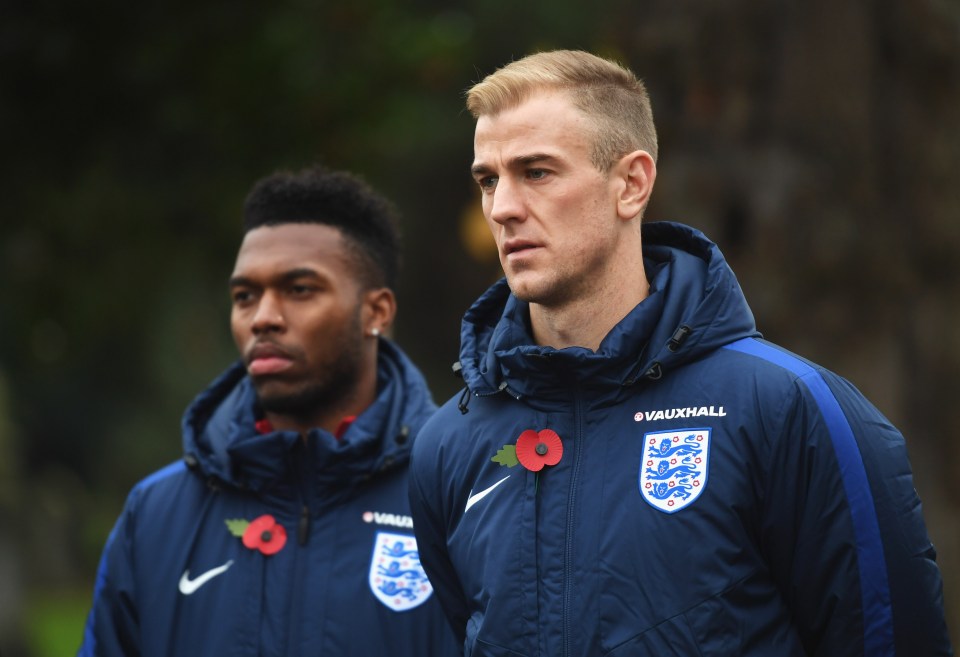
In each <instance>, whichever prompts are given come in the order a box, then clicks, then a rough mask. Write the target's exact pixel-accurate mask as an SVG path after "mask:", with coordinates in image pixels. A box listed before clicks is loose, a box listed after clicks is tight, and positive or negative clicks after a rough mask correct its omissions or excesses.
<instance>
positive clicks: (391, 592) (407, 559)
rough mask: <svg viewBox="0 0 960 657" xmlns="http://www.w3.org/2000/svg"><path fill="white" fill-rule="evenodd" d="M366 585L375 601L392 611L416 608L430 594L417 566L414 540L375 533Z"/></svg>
mask: <svg viewBox="0 0 960 657" xmlns="http://www.w3.org/2000/svg"><path fill="white" fill-rule="evenodd" d="M369 582H370V590H371V591H373V595H374V596H376V598H377V600H379V601H380V602H382V603H383V604H384V605H386V606H387V607H388V608H390V609H392V610H394V611H407V610H408V609H413V608H414V607H419V606H420V605H422V604H423V603H424V602H426V601H427V599H428V598H429V597H430V595H431V594H432V593H433V587H432V586H431V585H430V580H428V579H427V574H426V573H425V572H424V571H423V566H421V565H420V553H419V552H418V551H417V539H415V538H414V537H413V536H410V535H408V534H393V533H390V532H377V536H376V539H375V540H374V542H373V556H372V557H371V558H370V575H369Z"/></svg>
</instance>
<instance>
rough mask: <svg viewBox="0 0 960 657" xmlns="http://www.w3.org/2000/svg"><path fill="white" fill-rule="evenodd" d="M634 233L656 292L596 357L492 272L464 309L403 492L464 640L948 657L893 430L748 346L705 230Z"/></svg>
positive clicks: (509, 648) (506, 645)
mask: <svg viewBox="0 0 960 657" xmlns="http://www.w3.org/2000/svg"><path fill="white" fill-rule="evenodd" d="M643 243H644V263H642V265H641V263H637V266H644V267H645V270H646V274H647V278H648V280H649V281H650V295H649V297H648V298H646V299H645V300H644V301H643V302H641V303H640V304H638V305H637V306H636V307H635V308H634V309H633V310H632V311H631V312H630V313H629V314H628V315H627V317H625V318H624V319H623V320H622V321H621V322H620V323H619V324H617V325H616V326H615V327H614V328H613V329H612V330H611V331H610V333H609V334H608V335H607V336H606V337H605V339H604V340H603V341H602V343H601V344H600V346H599V348H598V349H597V351H596V352H593V351H590V350H588V349H584V348H577V347H572V348H566V349H560V350H557V349H553V348H550V347H541V346H537V345H535V344H534V343H533V339H532V338H531V333H530V328H529V309H528V306H527V304H526V303H524V302H522V301H520V300H518V299H517V298H516V297H514V296H512V295H511V294H510V290H509V288H508V287H507V284H506V282H505V281H503V280H501V281H500V282H499V283H497V284H495V285H494V286H493V287H492V288H490V289H489V290H488V291H487V292H486V293H485V294H484V295H483V296H481V297H480V299H479V300H478V301H477V302H476V303H475V304H474V305H473V306H472V307H471V308H470V310H469V311H468V312H467V314H466V315H465V317H464V320H463V329H462V334H461V352H460V362H459V364H460V367H461V371H462V375H463V378H464V381H465V383H466V389H465V390H464V394H463V395H461V396H460V397H459V399H458V398H454V399H452V400H450V401H449V402H448V403H447V404H445V405H444V406H443V407H442V408H441V409H440V410H439V411H438V412H437V414H436V415H434V417H433V418H432V419H431V420H430V421H429V423H428V424H427V425H426V426H425V427H424V429H423V431H422V432H421V434H420V438H419V439H418V441H417V444H416V445H415V446H414V454H413V460H412V465H411V504H412V513H413V517H414V523H415V526H416V532H417V537H418V543H419V545H420V550H421V555H422V558H423V563H424V566H425V568H426V570H427V573H428V574H429V575H430V579H431V581H432V582H433V586H434V589H435V592H436V594H437V596H438V597H439V598H440V599H441V601H442V602H443V606H444V610H445V611H446V612H447V614H448V617H449V618H450V619H451V622H452V624H453V626H454V629H455V631H456V632H457V634H458V639H459V640H460V641H462V642H463V645H464V652H465V654H466V655H468V656H471V657H506V656H510V657H533V656H535V655H536V656H544V657H575V656H591V657H592V656H599V655H611V656H616V657H620V656H623V657H626V656H629V657H642V656H650V657H666V656H669V655H683V656H691V655H703V656H716V657H720V656H723V657H729V656H731V655H737V656H741V657H759V656H770V657H789V656H792V655H823V656H826V657H838V656H841V655H842V656H843V657H854V656H858V655H867V656H869V657H880V656H891V655H895V654H896V655H911V656H923V655H944V654H951V652H950V651H951V649H950V646H949V640H948V638H947V634H946V626H945V621H944V615H943V609H942V592H941V579H940V574H939V571H938V569H937V566H936V563H935V554H934V550H933V547H932V546H931V544H930V541H929V539H928V537H927V533H926V529H925V526H924V523H923V518H922V514H921V508H920V502H919V500H918V498H917V495H916V493H915V491H914V488H913V484H912V480H911V473H910V466H909V463H908V460H907V455H906V450H905V446H904V441H903V438H902V437H901V435H900V434H899V433H898V432H897V430H896V429H895V428H894V427H893V426H891V424H890V423H889V422H888V421H887V420H886V419H885V418H884V417H883V416H882V415H881V414H880V413H879V412H878V411H877V410H876V409H875V408H874V407H873V406H871V405H870V404H869V403H868V402H867V401H866V400H865V399H864V398H863V396H862V395H861V394H860V393H859V392H857V390H855V389H854V387H853V386H852V385H850V384H849V383H848V382H847V381H845V380H844V379H842V378H840V377H839V376H837V375H835V374H833V373H831V372H829V371H827V370H825V369H823V368H821V367H818V366H816V365H814V364H812V363H810V362H809V361H806V360H804V359H802V358H799V357H797V356H795V355H793V354H791V353H789V352H787V351H786V350H784V349H782V348H779V347H777V346H774V345H773V344H771V343H769V342H767V341H765V340H763V339H762V338H761V337H760V335H759V333H758V332H757V330H756V327H755V325H754V320H753V316H752V313H751V312H750V309H749V307H748V306H747V304H746V301H745V299H744V298H743V294H742V292H741V290H740V287H739V285H738V283H737V281H736V278H735V276H734V274H733V272H732V271H731V270H730V269H729V267H728V266H727V264H726V262H725V261H724V259H723V256H722V255H721V254H720V252H719V250H718V249H717V247H716V246H715V245H714V244H712V243H711V242H710V241H708V240H707V239H706V238H705V237H704V236H703V235H702V234H701V233H699V232H698V231H696V230H694V229H691V228H688V227H686V226H682V225H679V224H673V223H667V222H662V223H652V224H645V225H644V226H643ZM551 431H552V432H555V433H556V434H557V435H558V436H559V438H560V443H561V447H558V446H557V445H555V444H552V443H551V441H550V436H551V434H550V432H551ZM521 435H524V436H525V437H524V438H523V439H521V440H519V441H518V438H519V437H520V436H521ZM561 448H562V454H561V453H560V449H561ZM537 449H539V450H540V452H545V453H540V452H538V451H537ZM557 457H559V462H556V459H557ZM518 459H519V460H520V461H521V462H520V463H519V464H518V463H517V461H518ZM524 462H526V463H530V464H531V465H532V466H533V467H534V468H536V467H537V466H539V465H541V464H543V463H546V465H545V466H544V467H543V469H542V470H539V471H534V470H530V469H527V468H526V467H525V465H524ZM551 463H555V464H553V465H551Z"/></svg>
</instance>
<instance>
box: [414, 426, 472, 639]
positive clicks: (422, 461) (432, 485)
mask: <svg viewBox="0 0 960 657" xmlns="http://www.w3.org/2000/svg"><path fill="white" fill-rule="evenodd" d="M428 430H429V424H428V425H427V427H425V428H424V431H421V433H420V435H419V436H418V438H417V441H416V442H415V443H414V446H413V454H412V456H411V461H410V513H411V516H412V517H413V530H414V534H415V535H416V537H417V549H418V550H419V551H420V561H421V564H422V565H423V568H424V570H425V571H426V573H427V577H428V578H429V579H430V584H431V585H432V586H433V590H434V593H436V595H437V598H438V599H439V600H440V604H441V607H442V608H443V611H444V614H445V615H446V617H447V620H448V621H449V622H450V626H451V627H452V628H453V633H454V637H455V638H456V643H457V645H458V646H461V650H462V646H463V644H464V640H465V638H466V627H467V619H468V618H469V616H470V612H469V607H468V606H467V601H466V599H465V597H464V593H463V588H462V587H461V585H460V580H459V578H458V577H457V574H456V571H455V570H454V568H453V564H452V562H451V561H450V555H449V553H448V552H447V525H446V522H445V518H446V517H447V514H446V513H445V511H444V501H445V500H447V499H448V497H447V496H444V494H443V493H442V491H441V484H440V478H439V477H438V476H437V474H438V473H439V472H441V471H442V470H441V469H440V468H439V467H438V464H437V460H438V459H437V456H436V451H433V450H430V449H428V447H427V444H428V443H429V442H430V438H428V435H429V431H428Z"/></svg>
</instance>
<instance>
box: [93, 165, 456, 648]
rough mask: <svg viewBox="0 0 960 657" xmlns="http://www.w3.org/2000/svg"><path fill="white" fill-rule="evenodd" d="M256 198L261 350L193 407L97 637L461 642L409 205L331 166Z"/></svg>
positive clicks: (253, 286) (98, 616)
mask: <svg viewBox="0 0 960 657" xmlns="http://www.w3.org/2000/svg"><path fill="white" fill-rule="evenodd" d="M244 215H245V217H244V219H245V220H244V225H245V235H244V238H243V243H242V245H241V246H240V250H239V253H238V255H237V259H236V264H235V266H234V270H233V274H232V275H231V277H230V284H229V287H230V294H231V298H232V312H231V320H230V322H231V329H232V332H233V337H234V340H235V342H236V344H237V348H238V349H239V351H240V354H241V356H242V360H241V361H240V362H238V363H236V364H234V365H233V366H231V367H230V368H229V369H227V371H226V372H225V373H224V374H222V375H221V376H220V377H219V378H218V379H216V380H215V381H214V382H213V383H212V384H211V385H210V387H209V388H208V389H207V390H205V391H204V392H202V393H201V394H200V395H199V396H198V397H197V398H196V400H195V401H194V402H193V403H192V404H191V406H190V407H189V408H188V409H187V412H186V414H185V416H184V419H183V443H184V451H185V455H184V458H183V460H181V461H179V462H177V463H175V464H172V465H170V466H167V467H166V468H164V469H162V470H160V471H158V472H156V473H154V474H153V475H151V476H149V477H147V478H146V479H145V480H143V481H142V482H141V483H139V484H138V485H137V486H136V487H135V488H134V489H133V491H132V492H131V493H130V496H129V498H128V500H127V503H126V506H125V508H124V511H123V513H122V515H121V516H120V519H119V520H118V522H117V524H116V526H115V527H114V529H113V531H112V533H111V534H110V537H109V539H108V540H107V544H106V547H105V548H104V552H103V558H102V560H101V564H100V569H99V572H98V575H97V581H96V587H95V591H94V599H93V608H92V610H91V612H90V615H89V618H88V620H87V628H86V633H85V636H84V641H83V645H82V646H81V648H80V655H83V656H87V655H90V656H93V655H98V656H99V655H104V656H106V655H117V656H119V655H128V656H129V655H143V656H148V655H154V656H156V657H161V656H163V657H170V656H173V655H183V656H185V657H186V656H188V655H190V656H192V655H203V656H204V657H211V656H216V655H224V656H226V655H230V656H231V657H235V656H241V655H249V656H250V657H260V656H261V655H284V656H295V655H341V656H344V657H346V656H354V655H388V654H389V655H401V656H403V655H406V656H407V657H423V656H432V655H436V656H445V655H449V654H451V653H452V652H455V649H454V648H453V645H454V644H453V641H452V635H451V634H450V630H449V627H448V626H447V624H446V621H445V620H444V619H443V616H442V613H441V611H440V608H439V605H438V601H437V599H436V597H435V596H433V595H432V588H431V585H430V582H429V581H428V579H427V577H426V575H425V574H424V571H423V569H422V567H421V565H420V560H419V555H418V551H417V545H416V541H415V540H414V537H413V531H412V521H411V518H410V515H409V507H408V504H407V499H406V490H407V463H408V460H409V454H410V449H411V444H412V443H413V440H414V437H415V436H416V435H417V433H418V431H419V429H420V427H421V426H422V424H423V423H424V421H425V420H426V419H427V418H428V417H429V415H430V414H431V413H432V412H433V410H434V409H435V406H434V404H433V401H432V399H431V397H430V393H429V391H428V389H427V386H426V383H425V382H424V380H423V377H422V376H421V374H420V372H419V371H418V370H417V369H416V367H415V366H414V365H413V364H412V363H411V362H410V361H409V360H408V359H407V357H406V356H405V355H404V354H403V352H402V351H401V350H400V349H399V348H398V347H397V346H396V345H395V344H393V343H392V342H391V341H389V340H387V339H386V338H385V337H384V333H385V332H386V331H387V329H388V328H389V326H390V324H391V322H392V321H393V318H394V315H395V312H396V300H395V297H394V293H393V291H392V288H393V287H394V285H395V282H396V277H397V270H398V254H399V237H398V234H397V228H396V219H395V216H394V212H393V210H392V207H391V205H390V204H389V203H388V202H387V201H386V200H384V199H383V198H382V197H380V196H379V195H377V194H376V193H375V192H373V191H372V190H371V189H370V188H369V187H368V186H367V185H366V184H364V183H363V182H361V181H360V180H358V179H357V178H354V177H353V176H351V175H349V174H346V173H341V172H330V171H326V170H324V169H321V168H313V169H308V170H305V171H302V172H300V173H296V174H291V173H279V174H275V175H273V176H270V177H268V178H265V179H263V180H261V181H260V182H258V183H257V184H256V185H255V187H254V188H253V190H252V191H251V193H250V195H249V197H248V198H247V201H246V204H245V208H244Z"/></svg>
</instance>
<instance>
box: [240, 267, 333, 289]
mask: <svg viewBox="0 0 960 657" xmlns="http://www.w3.org/2000/svg"><path fill="white" fill-rule="evenodd" d="M298 278H313V279H320V278H321V276H320V274H318V273H317V272H316V271H315V270H313V269H310V268H309V267H296V268H294V269H289V270H287V271H285V272H283V273H282V274H280V275H279V276H277V278H276V280H277V281H279V282H281V283H289V282H291V281H295V280H297V279H298ZM227 285H228V287H243V286H247V287H255V286H256V285H257V283H256V282H254V280H253V279H252V278H249V277H247V276H231V277H230V280H229V281H228V282H227Z"/></svg>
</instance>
